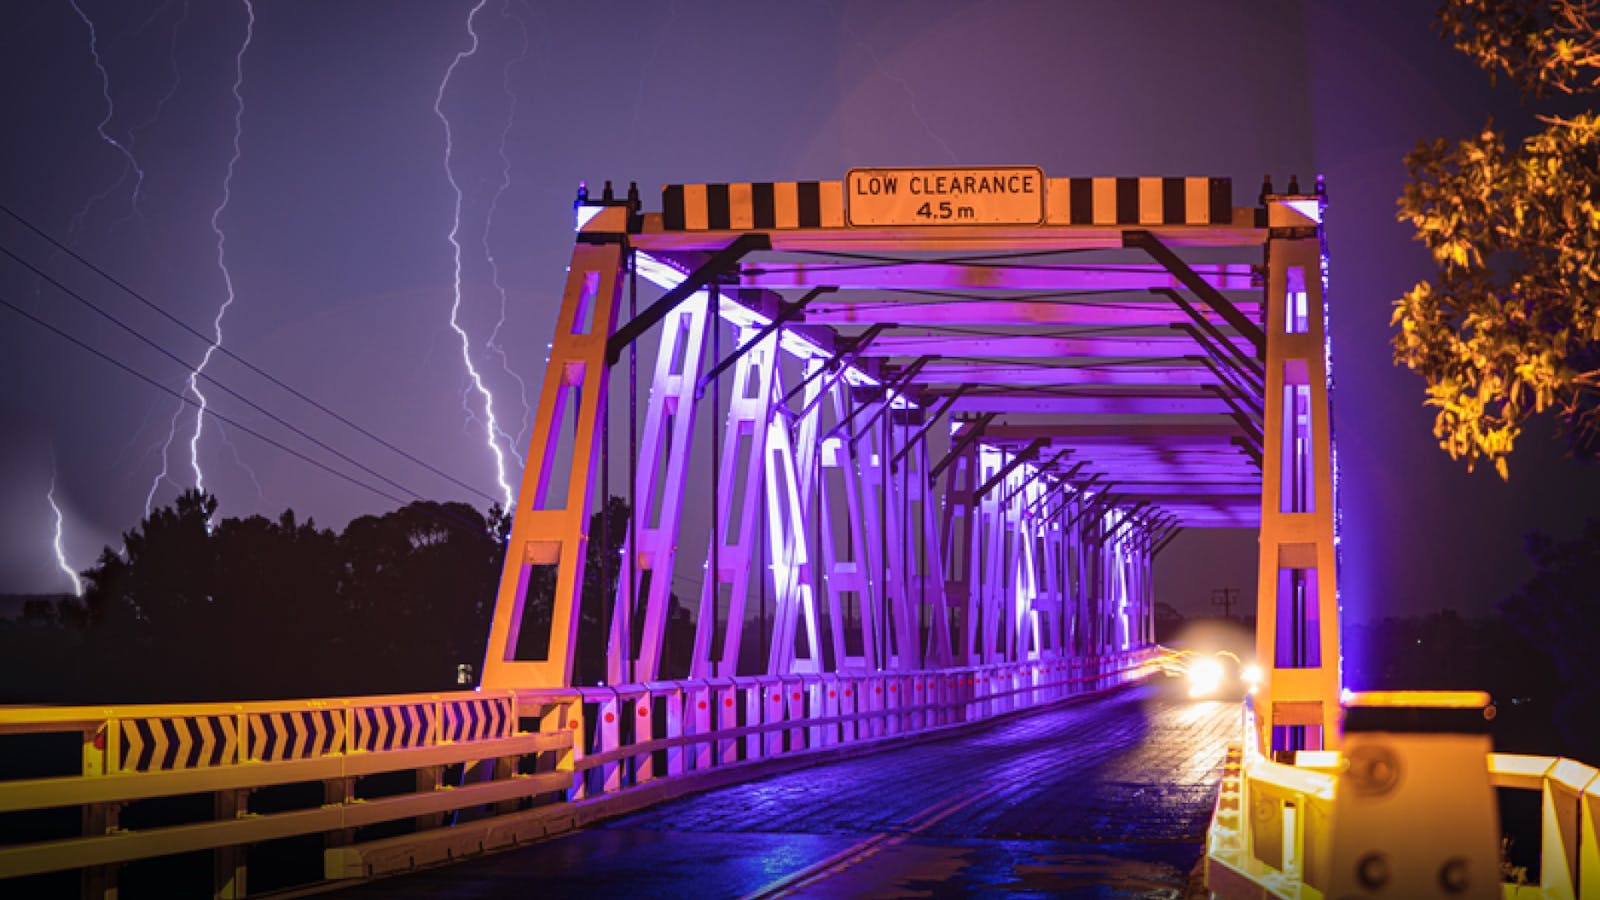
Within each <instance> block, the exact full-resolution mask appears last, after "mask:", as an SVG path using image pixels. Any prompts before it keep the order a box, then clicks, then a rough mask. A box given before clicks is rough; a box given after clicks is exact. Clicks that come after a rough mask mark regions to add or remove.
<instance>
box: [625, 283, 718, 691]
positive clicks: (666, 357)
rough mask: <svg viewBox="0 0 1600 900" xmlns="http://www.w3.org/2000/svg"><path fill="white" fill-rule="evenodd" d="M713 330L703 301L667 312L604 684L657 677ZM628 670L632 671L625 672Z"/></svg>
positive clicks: (702, 297)
mask: <svg viewBox="0 0 1600 900" xmlns="http://www.w3.org/2000/svg"><path fill="white" fill-rule="evenodd" d="M712 327H715V326H714V325H713V324H712V318H711V315H710V310H709V309H708V308H707V303H706V300H705V295H703V294H698V295H696V296H695V297H693V298H691V299H689V300H687V301H685V302H684V303H682V304H681V305H679V306H678V307H677V308H676V309H674V310H672V311H671V312H669V313H667V315H666V317H665V319H664V320H663V322H662V330H661V345H660V350H659V351H658V352H657V354H656V368H655V376H654V378H653V379H652V381H651V386H650V400H649V405H648V407H647V408H646V412H645V422H644V441H643V444H642V451H643V452H642V454H641V455H640V458H641V459H643V460H645V461H646V464H645V465H643V466H638V467H636V470H635V471H634V473H633V495H634V497H635V498H638V499H637V502H638V503H639V504H640V505H639V506H638V507H637V508H636V509H634V510H633V511H632V522H631V523H630V526H629V528H628V536H627V538H626V540H625V544H624V546H625V549H624V551H623V559H625V560H628V571H627V572H626V573H623V575H624V577H622V578H619V579H618V580H617V594H616V599H615V607H614V611H613V612H612V615H611V628H610V634H609V639H608V642H607V653H606V661H607V662H606V679H607V682H608V683H609V684H623V683H627V682H630V681H653V680H655V679H657V678H659V677H661V656H662V652H661V651H662V638H663V636H664V634H665V631H666V621H667V614H668V612H669V611H670V610H669V609H668V604H670V603H671V598H672V576H673V570H674V566H675V565H676V562H677V556H678V535H679V530H680V525H681V514H682V511H683V501H684V484H685V481H686V479H687V478H688V475H689V461H690V459H691V458H692V455H693V454H692V452H691V451H692V449H693V444H694V426H695V418H696V412H697V411H698V410H699V403H698V402H697V397H696V393H697V391H696V383H697V381H698V379H699V377H700V371H701V370H702V369H703V368H704V361H703V359H702V357H703V356H704V350H705V344H706V337H707V335H708V332H709V329H710V328H712ZM658 460H659V461H660V462H659V463H658V462H657V461H658ZM640 598H642V599H643V600H644V610H643V616H642V623H641V624H640V625H639V626H638V627H639V628H640V629H641V633H640V636H639V652H638V657H637V659H636V661H635V664H634V666H632V667H627V666H625V665H624V663H625V662H626V661H627V660H628V659H629V658H630V657H631V656H632V654H633V647H632V644H633V641H632V639H631V635H632V630H633V627H632V624H631V623H633V622H634V619H635V616H634V612H635V611H636V610H638V609H639V600H640ZM628 668H631V669H632V670H633V671H631V672H628V671H625V670H626V669H628Z"/></svg>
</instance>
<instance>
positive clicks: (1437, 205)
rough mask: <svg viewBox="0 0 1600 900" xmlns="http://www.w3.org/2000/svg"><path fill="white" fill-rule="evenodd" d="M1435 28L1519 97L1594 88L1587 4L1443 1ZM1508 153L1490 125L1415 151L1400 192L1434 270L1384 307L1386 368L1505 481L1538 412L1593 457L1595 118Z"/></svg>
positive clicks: (1596, 395) (1598, 155) (1554, 126)
mask: <svg viewBox="0 0 1600 900" xmlns="http://www.w3.org/2000/svg"><path fill="white" fill-rule="evenodd" d="M1439 23H1440V27H1441V30H1443V32H1444V33H1445V35H1446V36H1447V37H1449V38H1451V40H1452V41H1453V42H1454V44H1455V46H1456V48H1457V49H1459V50H1461V51H1463V52H1465V53H1467V54H1468V55H1469V56H1471V57H1472V58H1473V60H1474V61H1476V62H1477V63H1478V64H1479V65H1480V66H1482V67H1483V68H1484V69H1486V70H1488V72H1489V73H1490V77H1491V78H1493V77H1494V76H1495V75H1496V74H1505V75H1507V76H1509V77H1510V78H1511V79H1512V80H1513V81H1514V82H1515V83H1516V84H1518V85H1519V86H1520V87H1521V88H1522V90H1523V91H1524V93H1525V94H1526V95H1528V96H1533V97H1539V96H1546V95H1550V94H1581V93H1594V92H1596V91H1600V3H1597V2H1595V0H1583V2H1571V0H1566V2H1563V0H1554V2H1544V3H1540V2H1531V0H1448V2H1446V3H1445V5H1444V7H1443V9H1442V10H1441V11H1440V14H1439ZM1538 118H1539V122H1540V123H1541V124H1542V125H1543V126H1544V127H1543V129H1542V130H1540V131H1538V132H1537V133H1535V134H1533V135H1532V136H1531V137H1529V138H1527V139H1526V140H1525V141H1523V142H1522V145H1521V146H1520V147H1516V148H1514V149H1509V150H1508V148H1507V146H1506V141H1505V138H1504V135H1503V134H1502V133H1501V132H1499V131H1496V130H1495V129H1494V128H1493V127H1492V124H1491V126H1486V127H1485V128H1484V130H1483V131H1482V133H1480V134H1479V135H1477V136H1476V137H1472V138H1468V139H1466V140H1462V141H1459V142H1455V143H1451V142H1449V141H1446V140H1443V139H1439V140H1434V141H1431V142H1423V143H1421V144H1419V145H1418V146H1417V148H1416V149H1415V150H1414V151H1412V152H1411V153H1410V154H1409V155H1408V156H1407V157H1406V165H1407V166H1408V167H1409V168H1410V170H1411V182H1410V183H1409V184H1407V185H1406V189H1405V193H1404V195H1403V196H1402V197H1401V198H1400V212H1399V218H1400V220H1401V221H1409V222H1411V223H1412V225H1413V226H1414V227H1415V228H1416V230H1417V238H1418V240H1420V241H1422V242H1423V243H1424V244H1426V245H1427V246H1428V249H1429V250H1430V251H1431V252H1432V254H1433V258H1434V261H1435V262H1436V263H1437V264H1438V266H1439V273H1438V279H1437V281H1422V282H1419V283H1418V284H1417V285H1416V286H1415V287H1413V288H1412V289H1411V290H1410V291H1408V292H1407V293H1406V295H1405V296H1404V297H1402V298H1401V299H1400V300H1398V301H1396V303H1395V310H1394V316H1393V320H1392V324H1393V325H1395V326H1396V327H1397V328H1398V333H1397V334H1396V335H1395V336H1394V339H1393V344H1394V350H1395V362H1396V363H1397V364H1403V365H1405V366H1407V367H1409V368H1410V369H1411V370H1412V371H1414V372H1416V373H1418V374H1420V375H1422V376H1423V378H1424V379H1425V380H1426V382H1427V400H1426V403H1427V405H1429V406H1432V407H1435V408H1436V409H1437V410H1438V413H1437V415H1436V417H1435V419H1434V435H1435V436H1436V437H1438V438H1439V444H1440V446H1441V447H1443V448H1444V449H1445V450H1446V451H1447V452H1449V453H1450V455H1451V456H1452V457H1453V458H1457V459H1465V460H1466V462H1467V465H1468V467H1469V468H1471V467H1472V466H1473V465H1474V464H1475V463H1476V462H1478V461H1479V460H1487V461H1488V462H1490V463H1491V464H1492V465H1494V467H1495V469H1496V471H1498V472H1499V473H1500V476H1501V477H1502V478H1504V477H1506V476H1507V474H1508V468H1507V457H1508V456H1509V454H1510V453H1511V450H1512V448H1513V445H1514V443H1515V441H1516V438H1517V437H1518V436H1519V435H1520V434H1521V432H1522V430H1523V426H1524V423H1525V422H1526V421H1527V419H1528V418H1529V417H1530V416H1533V415H1536V414H1538V413H1543V412H1546V411H1549V412H1551V413H1553V414H1554V416H1555V417H1556V418H1557V420H1558V423H1559V428H1560V430H1561V432H1562V433H1563V435H1564V436H1565V437H1566V438H1567V439H1568V442H1569V445H1570V446H1571V447H1572V449H1573V451H1574V452H1575V453H1576V454H1577V455H1579V456H1585V457H1590V458H1594V457H1597V456H1600V403H1597V400H1600V288H1597V284H1600V116H1596V115H1595V114H1594V113H1593V112H1583V113H1580V114H1577V115H1574V116H1571V117H1557V116H1539V117H1538Z"/></svg>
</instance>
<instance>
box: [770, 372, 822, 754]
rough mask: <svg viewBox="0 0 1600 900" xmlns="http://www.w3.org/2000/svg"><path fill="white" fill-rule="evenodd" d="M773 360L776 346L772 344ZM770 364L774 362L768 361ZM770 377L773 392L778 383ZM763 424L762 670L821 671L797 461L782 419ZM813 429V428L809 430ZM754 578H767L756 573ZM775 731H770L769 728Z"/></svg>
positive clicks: (775, 672) (777, 672)
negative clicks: (768, 586)
mask: <svg viewBox="0 0 1600 900" xmlns="http://www.w3.org/2000/svg"><path fill="white" fill-rule="evenodd" d="M772 353H773V356H774V360H775V361H776V357H777V353H778V347H777V343H776V341H774V343H773V347H772ZM774 368H776V365H774ZM780 382H781V379H780V378H778V377H777V376H776V375H775V376H774V383H773V386H772V388H773V390H777V389H779V388H780V387H781V384H780ZM769 416H770V418H769V421H768V423H767V429H768V434H767V445H766V454H767V464H766V476H767V477H766V501H767V502H766V509H767V521H766V522H765V526H766V533H767V539H768V542H769V545H770V547H771V553H772V569H771V573H770V577H771V579H772V584H773V587H774V593H775V595H776V599H777V606H776V609H775V610H774V613H773V617H772V650H771V652H770V653H769V654H768V659H767V674H769V675H789V674H793V673H797V672H813V673H814V672H820V671H821V670H822V646H821V644H820V642H819V640H818V635H817V605H816V590H815V585H814V581H813V577H812V566H811V558H810V554H809V553H808V552H807V548H806V540H805V523H806V515H805V504H804V501H803V500H802V497H804V496H805V491H804V487H805V485H804V479H803V478H802V476H801V474H800V473H801V472H802V471H803V470H802V469H801V462H800V459H799V458H798V457H797V455H796V453H795V451H794V447H793V445H792V444H791V442H790V438H789V427H788V423H787V422H785V421H784V419H783V417H782V416H779V415H771V413H770V410H769ZM813 433H814V430H813ZM757 577H760V578H766V577H769V575H768V573H766V572H758V573H757ZM797 629H801V630H800V631H799V634H801V635H803V636H804V638H805V648H806V652H805V655H804V656H801V657H797V656H796V655H795V636H796V630H797ZM774 734H776V732H774Z"/></svg>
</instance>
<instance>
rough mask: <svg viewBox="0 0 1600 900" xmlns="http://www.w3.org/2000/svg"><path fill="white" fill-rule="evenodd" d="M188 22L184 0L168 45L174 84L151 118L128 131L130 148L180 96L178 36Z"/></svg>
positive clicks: (187, 7)
mask: <svg viewBox="0 0 1600 900" xmlns="http://www.w3.org/2000/svg"><path fill="white" fill-rule="evenodd" d="M169 5H170V4H167V3H164V4H162V5H161V8H160V9H158V10H156V11H155V12H154V13H152V14H151V16H150V19H149V20H147V21H146V22H145V25H141V26H140V30H143V28H144V27H145V26H146V25H149V24H150V22H152V21H154V20H155V19H156V17H157V16H160V15H161V14H162V13H163V12H166V10H167V7H168V6H169ZM187 21H189V0H183V7H182V9H181V10H180V11H179V13H178V18H177V20H176V21H175V22H173V23H172V37H171V38H170V39H169V40H168V43H167V70H168V71H169V72H170V73H171V75H172V82H171V83H170V84H169V85H168V86H167V92H166V93H165V94H162V95H161V98H160V99H159V100H157V101H156V108H155V109H154V110H152V111H151V113H150V117H149V118H147V119H145V120H144V121H143V122H140V123H139V124H137V125H135V126H133V127H132V128H129V129H128V144H129V145H130V146H138V144H139V133H140V132H142V131H144V130H145V129H146V128H149V127H150V126H152V125H154V124H156V122H157V121H159V120H160V118H161V113H162V112H164V111H165V110H166V108H167V104H168V103H170V102H172V98H173V97H175V96H177V95H178V89H179V88H181V87H182V86H183V72H182V70H181V69H179V68H178V34H179V32H181V31H182V30H183V23H185V22H187Z"/></svg>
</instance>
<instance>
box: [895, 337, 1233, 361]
mask: <svg viewBox="0 0 1600 900" xmlns="http://www.w3.org/2000/svg"><path fill="white" fill-rule="evenodd" d="M1201 352H1204V351H1203V349H1202V348H1201V347H1200V345H1199V344H1197V343H1196V342H1195V341H1194V339H1193V338H1191V337H1189V336H1187V335H1182V336H1167V335H1162V336H1146V337H1117V336H1105V337H1053V336H1041V335H1033V334H1007V335H989V334H985V335H972V334H948V333H947V334H924V335H917V334H908V333H904V332H903V331H902V330H896V331H895V332H894V333H892V334H886V335H884V336H882V337H880V338H878V339H877V340H876V341H875V342H873V345H872V348H871V350H870V351H869V354H868V355H871V356H886V357H898V356H913V357H914V356H930V355H931V356H945V357H961V358H965V359H971V358H975V357H996V358H1001V359H1034V358H1047V359H1056V358H1060V357H1066V356H1109V357H1158V358H1163V359H1170V358H1172V357H1183V356H1192V355H1194V354H1196V353H1201Z"/></svg>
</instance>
